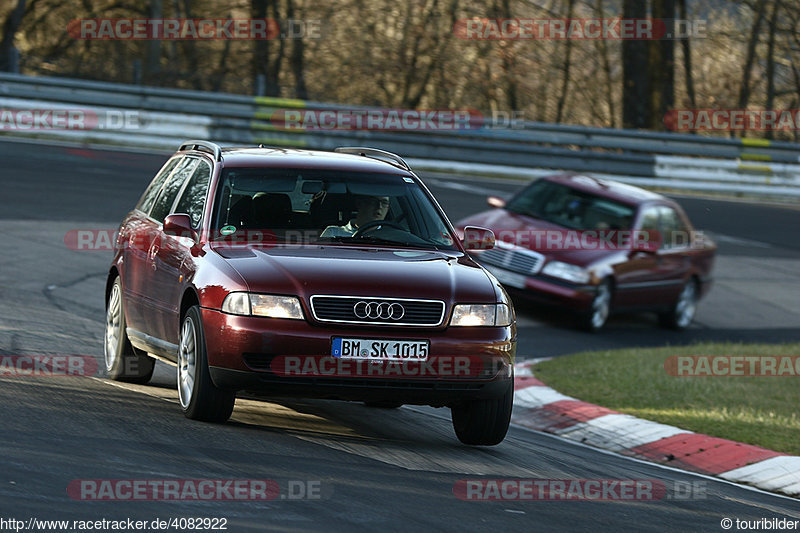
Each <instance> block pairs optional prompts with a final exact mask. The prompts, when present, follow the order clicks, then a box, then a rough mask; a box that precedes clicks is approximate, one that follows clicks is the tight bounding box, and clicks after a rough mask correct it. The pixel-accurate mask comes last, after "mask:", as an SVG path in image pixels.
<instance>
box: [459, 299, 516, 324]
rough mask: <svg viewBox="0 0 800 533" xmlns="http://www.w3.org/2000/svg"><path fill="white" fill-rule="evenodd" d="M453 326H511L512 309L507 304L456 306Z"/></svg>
mask: <svg viewBox="0 0 800 533" xmlns="http://www.w3.org/2000/svg"><path fill="white" fill-rule="evenodd" d="M450 325H451V326H509V325H511V309H510V308H509V307H508V306H507V305H506V304H490V305H464V304H460V305H456V306H455V307H454V308H453V318H451V319H450Z"/></svg>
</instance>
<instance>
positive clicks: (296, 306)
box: [250, 294, 303, 320]
mask: <svg viewBox="0 0 800 533" xmlns="http://www.w3.org/2000/svg"><path fill="white" fill-rule="evenodd" d="M250 305H251V306H252V307H253V314H254V315H257V316H268V317H271V318H296V319H300V320H302V319H303V310H302V309H301V308H300V300H298V299H297V298H295V297H294V296H270V295H268V294H251V295H250Z"/></svg>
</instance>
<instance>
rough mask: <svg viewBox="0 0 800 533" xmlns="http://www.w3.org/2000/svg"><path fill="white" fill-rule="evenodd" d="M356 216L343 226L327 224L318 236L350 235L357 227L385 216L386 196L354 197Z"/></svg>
mask: <svg viewBox="0 0 800 533" xmlns="http://www.w3.org/2000/svg"><path fill="white" fill-rule="evenodd" d="M356 209H357V211H358V213H357V214H356V218H354V219H352V220H350V222H348V223H347V224H345V225H344V226H328V227H327V228H325V230H324V231H323V232H322V234H321V235H320V237H351V236H352V235H353V234H354V233H355V232H356V231H358V228H359V227H361V226H363V225H365V224H368V223H370V222H375V221H378V220H383V219H384V218H386V213H388V212H389V197H388V196H359V197H358V198H357V199H356Z"/></svg>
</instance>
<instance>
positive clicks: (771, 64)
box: [765, 0, 781, 139]
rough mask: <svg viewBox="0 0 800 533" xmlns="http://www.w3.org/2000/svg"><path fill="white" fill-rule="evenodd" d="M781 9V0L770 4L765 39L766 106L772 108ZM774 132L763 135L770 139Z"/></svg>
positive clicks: (768, 131)
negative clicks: (776, 37) (776, 35)
mask: <svg viewBox="0 0 800 533" xmlns="http://www.w3.org/2000/svg"><path fill="white" fill-rule="evenodd" d="M780 9H781V0H775V2H774V3H773V4H772V14H771V15H770V17H769V37H768V40H767V73H766V76H767V102H766V106H765V107H766V108H767V109H772V108H773V107H774V106H775V34H776V32H777V26H778V12H779V11H780ZM774 136H775V133H774V132H773V131H772V130H767V132H766V133H765V137H766V138H767V139H772V138H773V137H774Z"/></svg>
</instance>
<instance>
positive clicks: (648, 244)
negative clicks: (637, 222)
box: [631, 230, 661, 254]
mask: <svg viewBox="0 0 800 533" xmlns="http://www.w3.org/2000/svg"><path fill="white" fill-rule="evenodd" d="M660 248H661V233H660V232H659V231H657V230H637V231H634V232H633V240H632V241H631V253H638V252H644V253H648V254H654V253H656V252H657V251H658V250H659V249H660Z"/></svg>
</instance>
